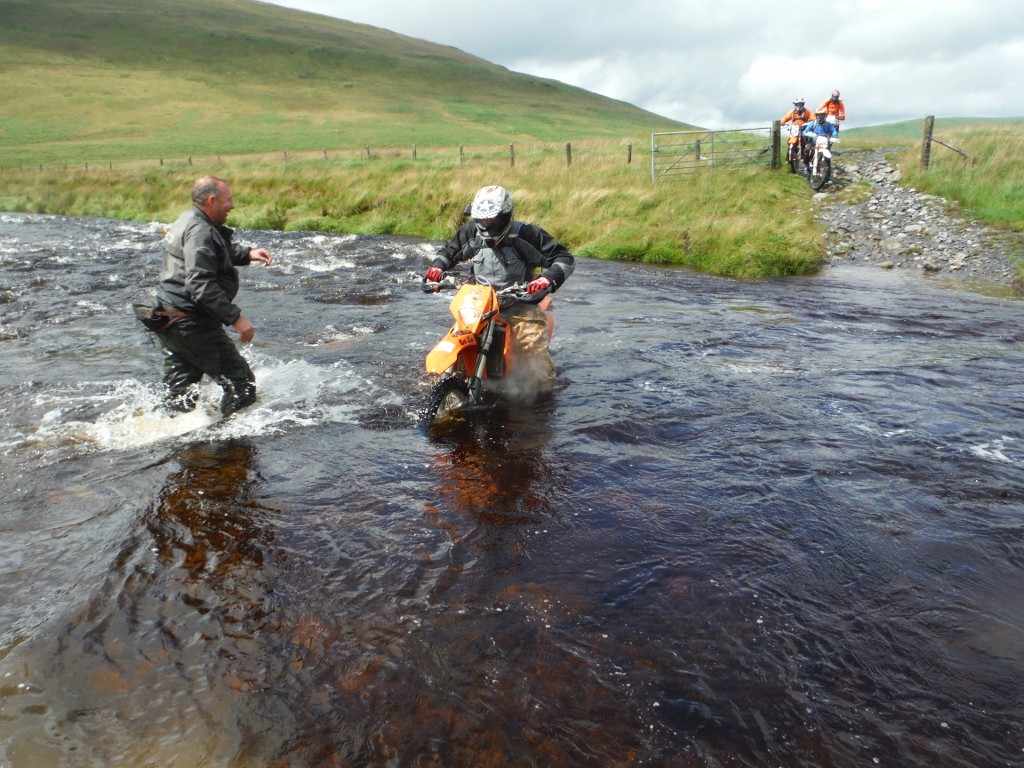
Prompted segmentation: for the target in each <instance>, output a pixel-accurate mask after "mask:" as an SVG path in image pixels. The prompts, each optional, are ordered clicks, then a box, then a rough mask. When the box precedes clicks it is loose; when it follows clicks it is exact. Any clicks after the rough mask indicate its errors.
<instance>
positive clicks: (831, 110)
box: [815, 90, 846, 136]
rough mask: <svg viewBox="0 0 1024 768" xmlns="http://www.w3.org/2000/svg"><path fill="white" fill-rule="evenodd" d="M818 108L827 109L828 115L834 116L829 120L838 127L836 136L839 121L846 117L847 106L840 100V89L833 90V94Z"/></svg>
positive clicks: (837, 130)
mask: <svg viewBox="0 0 1024 768" xmlns="http://www.w3.org/2000/svg"><path fill="white" fill-rule="evenodd" d="M818 109H824V110H826V112H827V113H828V116H829V117H831V118H832V119H831V120H829V122H830V123H832V124H833V125H834V126H835V127H836V136H838V135H839V122H840V121H841V120H845V119H846V106H845V105H844V104H843V102H842V101H840V100H839V91H838V90H836V91H832V95H831V96H829V97H828V98H827V99H825V100H824V101H823V102H821V106H820V107H818ZM815 114H817V110H815Z"/></svg>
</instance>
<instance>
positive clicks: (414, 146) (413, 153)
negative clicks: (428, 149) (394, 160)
mask: <svg viewBox="0 0 1024 768" xmlns="http://www.w3.org/2000/svg"><path fill="white" fill-rule="evenodd" d="M412 159H413V160H415V159H416V145H415V144H413V145H412Z"/></svg>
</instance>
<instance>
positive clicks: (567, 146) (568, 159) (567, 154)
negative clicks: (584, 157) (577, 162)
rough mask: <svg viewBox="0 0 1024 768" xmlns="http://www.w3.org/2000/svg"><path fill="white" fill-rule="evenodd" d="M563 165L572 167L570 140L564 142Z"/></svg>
mask: <svg viewBox="0 0 1024 768" xmlns="http://www.w3.org/2000/svg"><path fill="white" fill-rule="evenodd" d="M565 167H566V168H572V142H569V141H567V142H565Z"/></svg>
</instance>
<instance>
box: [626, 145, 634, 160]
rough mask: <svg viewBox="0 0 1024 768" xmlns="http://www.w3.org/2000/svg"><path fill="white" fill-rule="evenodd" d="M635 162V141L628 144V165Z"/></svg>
mask: <svg viewBox="0 0 1024 768" xmlns="http://www.w3.org/2000/svg"><path fill="white" fill-rule="evenodd" d="M632 163H633V142H632V141H631V142H629V144H628V145H627V146H626V165H632Z"/></svg>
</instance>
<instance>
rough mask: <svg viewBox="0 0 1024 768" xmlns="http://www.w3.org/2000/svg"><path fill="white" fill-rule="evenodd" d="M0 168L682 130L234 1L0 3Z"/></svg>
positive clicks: (618, 107)
mask: <svg viewBox="0 0 1024 768" xmlns="http://www.w3.org/2000/svg"><path fill="white" fill-rule="evenodd" d="M0 68H2V69H3V72H4V76H3V79H4V86H5V87H4V105H3V109H2V112H0V164H7V165H12V164H17V163H19V162H25V163H46V162H55V161H59V160H65V161H70V160H79V159H84V160H89V159H92V160H95V161H106V160H112V161H120V160H130V159H150V158H154V157H163V156H174V155H178V156H181V155H185V154H202V153H221V152H223V153H249V152H270V151H280V150H293V151H302V150H318V149H321V148H323V147H328V148H359V147H362V146H365V145H372V146H375V147H382V146H409V145H411V144H418V145H420V146H442V145H452V144H461V143H465V144H467V145H473V144H494V143H498V144H501V143H508V142H516V141H527V140H532V141H540V142H555V141H578V140H580V139H584V138H591V137H595V138H596V137H603V138H620V137H625V136H629V137H635V136H640V137H643V136H646V135H648V134H650V133H651V132H652V131H663V130H685V129H686V128H688V127H689V126H685V125H683V124H680V123H676V122H674V121H671V120H668V119H666V118H662V117H659V116H657V115H654V114H652V113H649V112H646V111H644V110H642V109H639V108H637V107H634V106H632V105H629V104H625V103H623V102H619V101H615V100H613V99H608V98H605V97H602V96H598V95H595V94H593V93H589V92H587V91H584V90H582V89H580V88H575V87H572V86H568V85H565V84H562V83H559V82H556V81H553V80H546V79H542V78H537V77H531V76H527V75H522V74H516V73H513V72H510V71H509V70H507V69H505V68H503V67H499V66H496V65H494V64H491V63H489V62H487V61H484V60H482V59H479V58H477V57H474V56H470V55H468V54H466V53H464V52H462V51H459V50H457V49H455V48H450V47H446V46H440V45H436V44H433V43H428V42H425V41H423V40H418V39H415V38H411V37H405V36H403V35H398V34H395V33H393V32H389V31H387V30H383V29H378V28H375V27H369V26H365V25H360V24H353V23H350V22H346V21H341V20H337V19H332V18H329V17H325V16H319V15H316V14H309V13H304V12H300V11H294V10H290V9H285V8H279V7H276V6H272V5H268V4H264V3H258V2H251V1H249V0H203V2H197V0H145V1H144V2H140V1H139V0H0Z"/></svg>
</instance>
